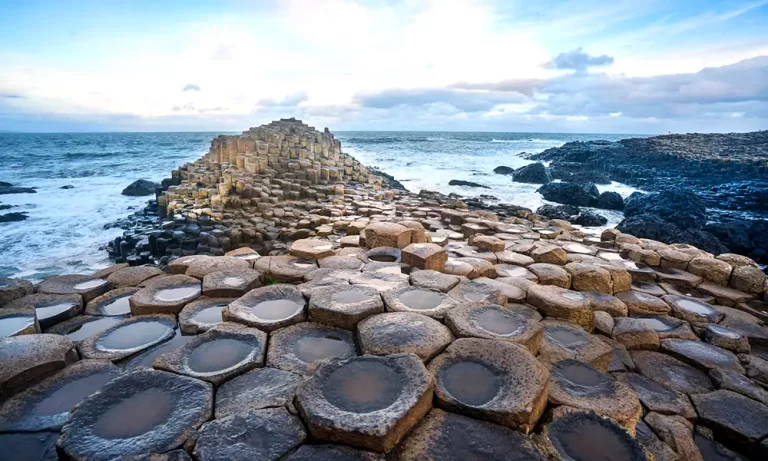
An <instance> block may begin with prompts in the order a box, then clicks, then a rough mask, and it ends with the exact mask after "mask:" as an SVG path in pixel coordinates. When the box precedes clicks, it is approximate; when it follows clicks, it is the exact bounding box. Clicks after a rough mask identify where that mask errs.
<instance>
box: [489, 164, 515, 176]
mask: <svg viewBox="0 0 768 461" xmlns="http://www.w3.org/2000/svg"><path fill="white" fill-rule="evenodd" d="M514 171H515V169H514V168H510V167H508V166H503V165H502V166H497V167H496V168H494V169H493V172H494V173H496V174H512V173H513V172H514Z"/></svg>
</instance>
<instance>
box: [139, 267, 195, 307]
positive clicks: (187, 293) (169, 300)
mask: <svg viewBox="0 0 768 461" xmlns="http://www.w3.org/2000/svg"><path fill="white" fill-rule="evenodd" d="M201 294H202V289H201V287H200V280H198V279H196V278H193V277H187V276H184V275H176V276H172V277H164V278H161V279H158V280H157V282H155V283H152V285H151V286H148V287H145V288H142V289H141V290H139V291H137V292H136V293H135V294H134V295H133V296H131V297H130V298H129V299H128V302H129V303H130V305H131V314H133V315H144V314H178V313H179V312H180V311H181V309H182V308H183V307H184V305H186V304H187V303H190V302H192V301H194V300H195V299H197V298H199V297H200V295H201Z"/></svg>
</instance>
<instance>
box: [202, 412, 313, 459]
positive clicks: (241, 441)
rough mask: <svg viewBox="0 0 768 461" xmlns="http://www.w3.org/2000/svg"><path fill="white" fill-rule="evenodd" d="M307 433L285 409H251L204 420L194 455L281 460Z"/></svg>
mask: <svg viewBox="0 0 768 461" xmlns="http://www.w3.org/2000/svg"><path fill="white" fill-rule="evenodd" d="M306 436H307V432H306V431H305V430H304V425H303V424H301V420H299V418H298V417H297V416H293V415H291V414H289V413H288V411H286V410H285V408H269V409H265V410H251V411H248V412H246V413H243V414H237V415H232V416H227V417H225V418H222V419H217V420H214V421H211V422H209V423H207V424H206V425H205V426H203V428H202V429H201V430H200V433H199V435H198V438H197V442H196V443H195V450H194V452H193V455H194V457H195V459H198V460H200V461H218V460H221V461H229V460H235V459H275V460H276V459H281V458H282V457H283V456H284V455H285V454H286V453H288V452H289V451H291V450H293V449H294V448H296V447H297V446H299V445H301V443H302V442H303V441H304V439H305V438H306Z"/></svg>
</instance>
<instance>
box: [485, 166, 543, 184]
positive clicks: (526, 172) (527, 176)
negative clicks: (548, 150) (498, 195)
mask: <svg viewBox="0 0 768 461" xmlns="http://www.w3.org/2000/svg"><path fill="white" fill-rule="evenodd" d="M494 172H495V170H494ZM512 181H515V182H525V183H530V184H547V183H550V182H552V173H550V172H549V168H547V167H546V166H544V164H543V163H531V164H530V165H525V166H523V167H520V168H518V169H516V170H514V172H512Z"/></svg>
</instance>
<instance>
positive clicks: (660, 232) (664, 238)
mask: <svg viewBox="0 0 768 461" xmlns="http://www.w3.org/2000/svg"><path fill="white" fill-rule="evenodd" d="M625 216H626V215H625ZM616 229H618V230H620V231H621V232H623V233H626V234H632V235H634V236H636V237H642V238H648V239H652V240H658V241H660V242H670V241H672V239H673V237H674V236H676V235H677V234H679V233H680V228H679V227H677V226H676V225H674V224H672V223H670V222H668V221H665V220H663V219H661V218H660V217H658V216H657V215H655V214H651V213H642V214H638V215H634V216H631V217H625V218H624V220H622V221H621V222H620V223H619V225H618V226H616Z"/></svg>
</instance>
